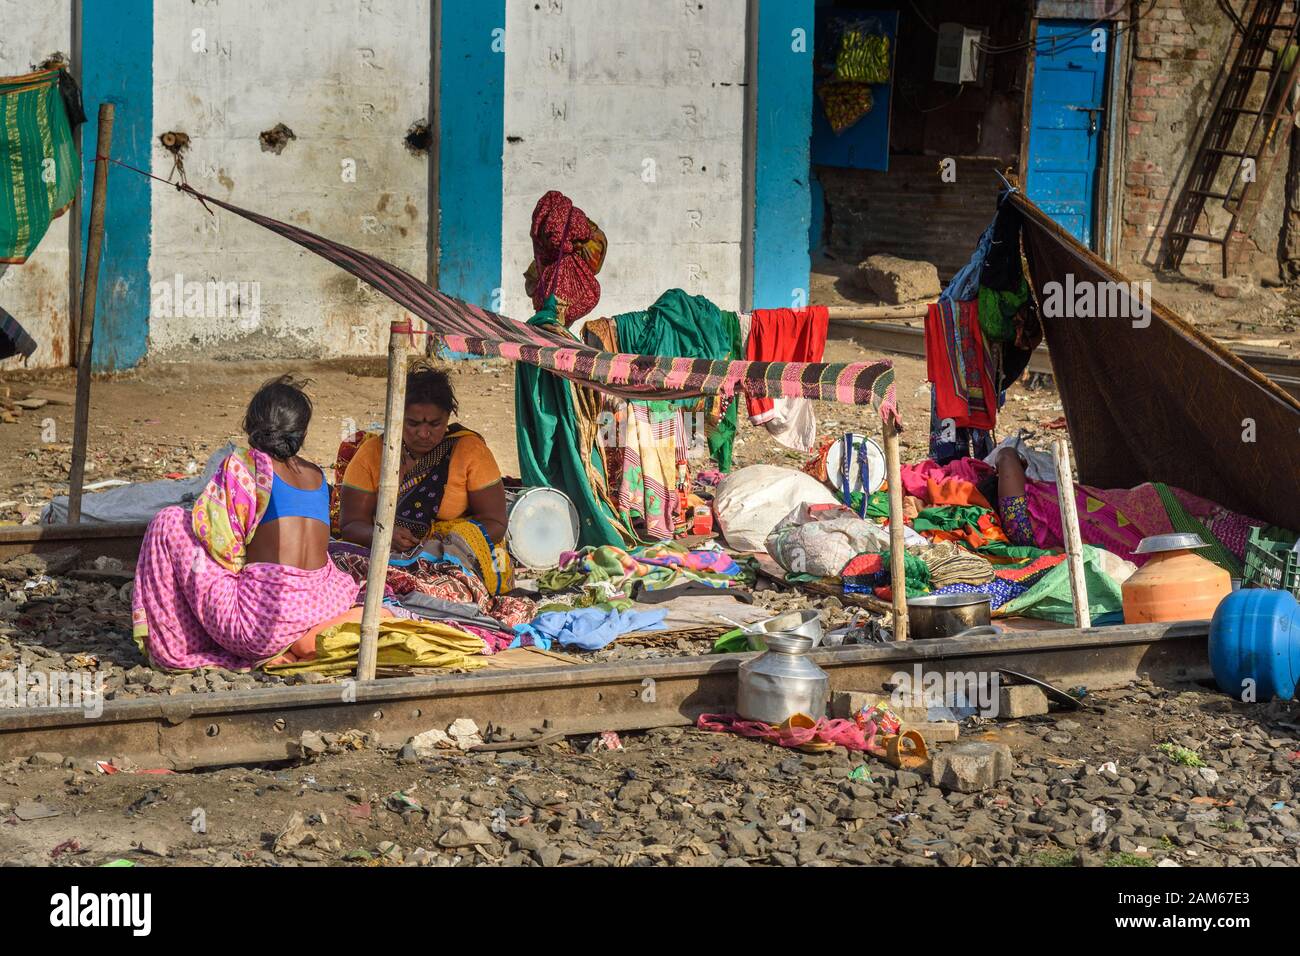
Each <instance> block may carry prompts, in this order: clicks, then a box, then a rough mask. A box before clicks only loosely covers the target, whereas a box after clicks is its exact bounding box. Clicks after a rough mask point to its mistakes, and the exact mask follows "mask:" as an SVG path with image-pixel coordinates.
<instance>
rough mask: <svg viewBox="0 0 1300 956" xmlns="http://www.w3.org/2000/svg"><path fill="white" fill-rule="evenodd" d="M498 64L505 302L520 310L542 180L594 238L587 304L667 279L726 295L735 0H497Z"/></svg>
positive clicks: (623, 305) (735, 132)
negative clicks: (501, 51)
mask: <svg viewBox="0 0 1300 956" xmlns="http://www.w3.org/2000/svg"><path fill="white" fill-rule="evenodd" d="M505 70H506V99H505V132H506V143H505V174H504V179H505V183H504V193H505V214H504V220H505V221H504V226H503V228H504V238H503V242H502V259H503V262H502V282H503V283H504V298H503V303H504V310H505V312H506V314H507V315H510V316H513V317H514V318H520V319H522V318H527V317H528V316H530V315H532V311H533V310H532V304H531V303H530V302H529V300H528V297H527V296H526V295H525V294H524V280H523V273H524V271H525V270H526V269H527V268H528V264H529V263H530V262H531V261H532V245H531V242H530V240H529V235H528V233H529V228H530V226H531V217H532V211H533V206H534V205H535V204H536V202H537V200H538V198H539V197H540V196H541V195H542V194H543V193H545V192H546V191H547V190H548V189H558V190H560V191H561V192H563V193H565V194H566V195H568V196H569V197H570V198H571V199H573V201H574V202H575V203H577V205H578V206H579V207H581V208H582V209H583V211H584V212H586V213H587V215H589V216H590V217H591V218H592V219H593V220H594V221H595V222H596V223H597V224H598V225H599V226H600V227H601V228H602V229H603V230H604V231H605V234H606V236H607V238H608V239H609V243H610V246H609V253H608V256H607V257H606V260H605V265H604V268H603V269H602V271H601V273H600V275H599V277H598V278H599V280H600V285H601V301H600V304H599V305H598V306H597V307H596V309H595V311H594V312H593V313H592V315H593V316H596V315H615V314H617V313H620V312H626V311H630V310H634V309H644V308H646V307H647V306H649V305H650V304H651V303H652V302H653V301H654V300H655V299H656V298H657V297H658V296H659V294H660V293H662V292H664V291H665V290H667V289H670V288H673V287H680V288H683V289H685V290H686V291H687V292H691V293H701V294H704V295H707V296H708V297H709V298H711V299H713V301H714V302H716V303H717V304H718V305H719V306H722V307H723V308H728V309H735V308H737V307H738V306H739V301H740V261H741V247H740V237H741V207H742V188H741V186H742V172H743V162H742V150H743V141H742V140H743V125H744V87H743V86H742V85H741V84H742V83H743V82H744V75H745V0H617V3H613V4H612V3H610V2H609V0H506V64H505ZM516 138H517V141H513V142H512V139H516ZM647 161H653V164H654V173H655V178H654V181H652V182H647V181H645V178H643V172H644V171H645V170H647V169H648V168H649V165H648V163H647Z"/></svg>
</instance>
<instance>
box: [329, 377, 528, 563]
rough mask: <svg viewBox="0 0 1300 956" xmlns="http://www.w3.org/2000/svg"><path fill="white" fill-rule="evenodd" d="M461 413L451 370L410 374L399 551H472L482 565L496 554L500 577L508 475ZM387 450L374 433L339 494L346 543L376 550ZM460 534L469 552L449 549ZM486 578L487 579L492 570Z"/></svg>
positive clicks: (359, 452) (396, 536)
mask: <svg viewBox="0 0 1300 956" xmlns="http://www.w3.org/2000/svg"><path fill="white" fill-rule="evenodd" d="M457 407H458V406H457V403H456V394H455V392H454V391H453V390H452V387H451V382H450V380H449V379H448V378H447V373H446V372H443V371H441V370H440V369H427V368H426V369H422V370H419V371H414V372H411V373H409V374H408V375H407V378H406V410H405V416H404V419H403V423H402V459H401V470H400V473H399V482H398V491H397V515H396V520H395V521H394V524H393V549H394V551H396V552H401V553H412V552H417V551H424V552H428V553H430V554H433V555H435V556H440V555H441V554H442V553H443V551H444V548H445V547H446V548H447V550H451V551H452V552H453V553H456V554H457V555H458V556H459V557H468V555H465V554H463V552H464V551H465V550H468V551H469V552H470V554H471V555H473V556H474V557H475V558H477V559H478V563H479V564H480V565H481V564H483V559H484V558H487V557H488V556H489V555H491V558H492V560H491V561H490V563H491V564H495V565H498V569H497V570H498V572H499V571H500V570H501V568H500V567H499V565H501V564H502V563H503V562H505V560H506V559H505V548H504V547H498V545H499V544H500V542H502V541H503V540H504V539H505V535H506V493H505V488H504V486H503V485H502V484H501V470H500V468H498V466H497V462H496V458H494V457H493V455H492V452H491V450H490V449H489V448H488V446H487V443H486V442H484V441H483V438H482V436H480V435H478V434H477V433H476V432H472V431H470V430H469V429H468V428H465V427H464V426H463V425H460V424H459V423H455V424H453V423H452V422H451V417H452V416H453V415H454V414H456V410H457ZM382 448H383V442H382V441H381V439H380V436H377V435H372V436H370V437H369V438H367V439H366V440H365V441H364V442H362V444H361V445H360V447H358V448H357V451H356V454H354V455H353V456H352V460H351V461H350V462H349V463H348V465H347V470H346V472H345V473H344V475H343V481H342V488H341V492H340V496H339V537H340V538H342V539H343V540H344V541H350V542H352V543H354V544H358V545H364V546H367V547H368V546H369V545H370V539H371V537H372V535H373V534H374V528H375V506H376V503H377V502H378V499H379V478H380V455H381V451H382ZM453 536H455V537H459V538H461V539H462V541H463V544H464V547H460V548H450V547H447V546H449V545H450V544H451V541H450V539H451V538H452V537H453ZM457 543H458V544H459V543H462V542H457ZM480 576H482V577H485V578H486V577H488V576H489V572H488V569H481V574H480ZM507 587H508V585H507Z"/></svg>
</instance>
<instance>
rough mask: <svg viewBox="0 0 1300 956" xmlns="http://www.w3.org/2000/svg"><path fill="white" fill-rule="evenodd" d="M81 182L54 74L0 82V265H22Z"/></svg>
mask: <svg viewBox="0 0 1300 956" xmlns="http://www.w3.org/2000/svg"><path fill="white" fill-rule="evenodd" d="M80 183H81V160H80V158H79V157H78V156H77V150H76V147H75V146H74V145H73V141H72V126H71V124H69V122H68V113H67V110H66V108H65V107H64V104H63V95H62V94H61V93H60V92H59V71H58V70H45V71H43V72H39V73H31V74H28V75H27V76H23V77H10V78H8V79H7V80H4V81H0V263H11V264H18V263H22V262H25V261H26V260H27V257H28V256H30V255H31V254H32V253H33V252H34V251H35V250H36V246H37V245H38V244H39V243H40V241H41V239H42V237H44V235H45V233H46V231H47V230H48V229H49V228H50V222H51V221H52V220H54V219H55V218H57V217H58V216H60V215H62V214H63V212H64V211H66V210H67V208H68V207H69V206H71V205H72V200H73V198H74V197H75V196H76V194H77V189H78V187H79V185H80Z"/></svg>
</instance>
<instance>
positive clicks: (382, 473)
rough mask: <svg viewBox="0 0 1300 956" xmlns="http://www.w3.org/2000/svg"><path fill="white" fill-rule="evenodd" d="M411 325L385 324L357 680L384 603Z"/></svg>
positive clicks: (368, 665) (369, 664) (367, 668)
mask: <svg viewBox="0 0 1300 956" xmlns="http://www.w3.org/2000/svg"><path fill="white" fill-rule="evenodd" d="M410 332H411V325H410V320H409V319H408V320H407V321H405V322H394V323H393V324H392V325H390V326H389V328H388V400H387V402H386V403H385V405H384V448H383V454H382V457H381V458H380V465H379V500H378V501H376V502H375V530H374V534H373V536H372V537H371V539H370V568H369V571H368V572H367V574H366V603H365V606H364V609H363V610H362V612H361V646H360V648H359V649H358V651H357V680H374V679H375V659H376V656H377V655H378V652H379V611H380V608H381V607H382V605H383V603H384V583H385V581H386V580H387V578H388V556H389V554H390V553H391V552H392V544H393V517H394V515H396V514H397V483H398V472H399V471H400V469H401V453H402V419H403V418H404V417H405V414H406V348H407V341H408V339H409V338H410Z"/></svg>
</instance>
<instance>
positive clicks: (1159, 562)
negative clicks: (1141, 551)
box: [1120, 551, 1232, 624]
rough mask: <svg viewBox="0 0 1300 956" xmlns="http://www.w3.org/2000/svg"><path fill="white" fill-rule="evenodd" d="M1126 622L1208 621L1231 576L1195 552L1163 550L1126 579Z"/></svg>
mask: <svg viewBox="0 0 1300 956" xmlns="http://www.w3.org/2000/svg"><path fill="white" fill-rule="evenodd" d="M1120 590H1121V592H1122V593H1123V596H1124V623H1125V624H1146V623H1150V622H1153V621H1202V620H1204V621H1208V620H1209V619H1210V618H1212V617H1214V609H1215V608H1217V607H1218V606H1219V602H1220V601H1222V600H1223V599H1224V598H1225V597H1227V596H1228V595H1229V594H1231V593H1232V577H1231V575H1229V574H1228V572H1227V571H1225V570H1224V569H1223V568H1221V567H1219V566H1218V565H1217V564H1215V563H1214V562H1212V561H1207V560H1206V559H1205V558H1203V557H1201V556H1200V555H1199V554H1196V553H1195V552H1194V551H1162V552H1160V553H1158V554H1155V555H1154V556H1152V558H1151V559H1150V560H1149V561H1147V563H1146V564H1144V565H1142V567H1140V568H1138V570H1137V572H1136V573H1135V574H1134V575H1133V576H1132V577H1130V578H1129V579H1128V580H1127V581H1125V582H1124V584H1123V586H1122V587H1121V589H1120Z"/></svg>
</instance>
